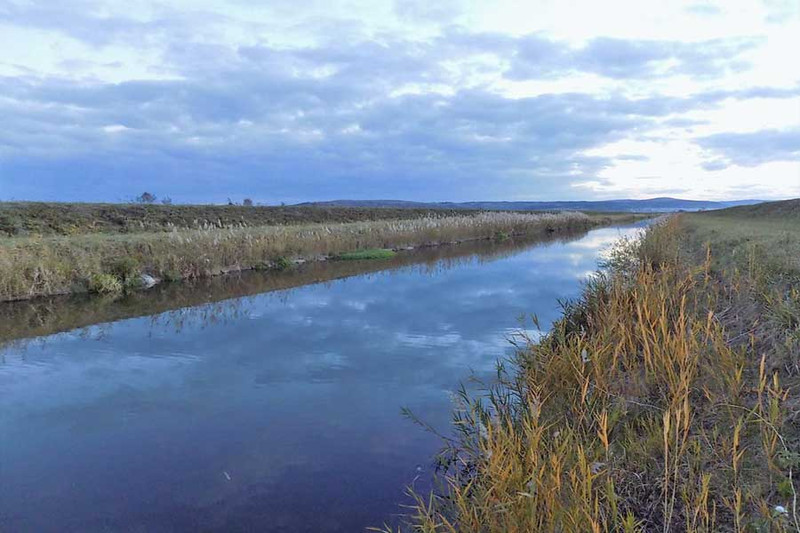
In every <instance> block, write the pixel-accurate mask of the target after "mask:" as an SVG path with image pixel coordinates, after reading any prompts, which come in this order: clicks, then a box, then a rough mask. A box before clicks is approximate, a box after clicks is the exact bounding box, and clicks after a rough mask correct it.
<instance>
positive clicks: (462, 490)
mask: <svg viewBox="0 0 800 533" xmlns="http://www.w3.org/2000/svg"><path fill="white" fill-rule="evenodd" d="M680 224H681V222H680V219H679V218H677V217H675V218H672V219H670V220H669V221H668V222H666V223H665V224H662V225H659V226H658V227H655V228H653V229H651V230H650V231H649V232H648V234H647V236H646V238H645V239H644V240H643V241H642V242H633V243H623V244H622V245H621V248H619V249H617V250H616V251H615V253H614V254H612V256H611V260H610V265H609V269H608V270H607V271H606V272H605V273H604V274H600V275H598V276H597V277H595V278H594V279H593V280H592V281H591V282H590V283H588V285H587V287H586V289H585V292H584V295H583V297H582V298H581V299H580V300H579V301H577V302H574V303H572V304H569V305H567V306H566V308H565V311H564V316H563V318H562V319H561V320H560V321H559V322H558V323H557V324H556V325H555V327H554V329H553V331H552V332H551V333H550V334H549V335H548V336H546V337H545V338H544V339H543V340H542V341H541V342H539V343H530V344H529V345H528V346H527V347H526V348H524V349H522V350H520V352H519V353H518V354H517V356H516V358H515V359H514V361H512V364H511V365H510V366H508V365H507V368H501V371H500V372H499V377H500V380H499V383H498V384H496V385H494V386H493V387H492V388H491V391H490V393H489V394H488V396H487V397H483V398H475V397H471V396H470V395H468V394H466V393H462V395H461V402H460V405H458V406H457V407H456V410H455V414H454V422H455V431H456V436H455V438H454V439H453V440H452V441H450V442H449V443H448V446H447V448H446V449H445V450H444V452H443V455H442V460H443V461H444V463H445V464H446V465H447V468H446V470H445V471H444V473H442V474H441V475H440V477H439V480H438V481H439V482H440V484H441V488H440V489H439V490H437V491H436V492H435V493H434V494H433V495H419V494H414V493H413V492H412V494H414V496H415V498H416V502H417V503H416V505H415V507H414V508H413V510H412V513H411V516H410V517H409V524H408V526H407V528H406V529H407V530H408V531H420V532H456V531H458V532H497V533H514V532H519V533H522V532H531V531H566V532H601V531H602V532H610V531H665V532H666V531H691V532H701V531H703V532H711V531H737V532H738V531H765V532H766V531H798V530H800V520H798V510H797V496H796V495H797V470H798V467H800V454H798V451H800V450H798V445H797V436H798V435H797V429H796V426H795V425H794V424H793V422H792V420H793V419H796V417H797V414H798V413H797V409H798V406H797V402H796V401H795V400H796V398H797V392H796V390H795V389H790V388H789V386H787V384H786V382H791V383H792V384H793V385H794V384H796V383H797V374H796V373H795V371H794V370H792V369H790V368H787V367H777V368H776V367H773V366H772V365H770V364H768V363H767V360H768V357H767V354H766V352H765V348H763V347H762V348H761V349H757V348H756V346H757V342H756V339H754V338H748V337H747V336H744V337H740V338H739V340H738V341H737V339H735V338H733V336H732V334H731V332H730V331H728V330H727V329H726V323H727V321H728V319H727V317H728V315H727V314H726V313H729V309H728V308H729V307H730V306H731V305H734V304H735V303H736V302H738V301H740V298H742V297H743V295H745V294H746V293H747V291H748V290H749V286H748V285H747V284H746V283H745V282H744V281H743V280H739V281H736V282H734V283H729V282H728V281H726V280H724V279H721V278H720V276H719V273H718V272H715V271H714V270H713V269H712V268H711V264H712V257H711V256H710V255H709V254H701V255H699V258H700V259H695V257H698V256H697V255H695V254H688V253H686V251H685V250H684V249H683V248H682V245H683V244H684V243H682V241H681V239H680V235H681V234H682V231H683V230H682V228H681V227H680ZM749 319H751V320H753V321H757V320H758V316H756V315H752V316H750V317H749ZM385 530H386V531H388V530H389V529H385Z"/></svg>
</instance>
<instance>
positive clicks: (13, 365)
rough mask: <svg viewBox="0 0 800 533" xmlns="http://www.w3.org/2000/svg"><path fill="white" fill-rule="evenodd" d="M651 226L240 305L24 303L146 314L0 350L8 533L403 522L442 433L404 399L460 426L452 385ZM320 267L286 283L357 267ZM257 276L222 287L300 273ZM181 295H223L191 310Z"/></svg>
mask: <svg viewBox="0 0 800 533" xmlns="http://www.w3.org/2000/svg"><path fill="white" fill-rule="evenodd" d="M634 231H636V229H635V228H633V227H626V228H607V229H600V230H595V231H592V232H590V233H588V234H586V235H584V236H583V237H580V238H577V239H575V240H572V241H568V242H562V241H557V242H550V243H545V244H536V245H527V246H526V245H518V246H514V245H508V244H507V245H504V246H503V247H500V248H499V249H498V248H497V247H496V246H495V247H494V248H493V247H492V246H488V245H487V246H485V247H484V249H483V250H480V251H479V252H480V253H475V254H472V253H471V252H470V253H469V254H466V255H464V254H463V253H459V252H457V251H455V252H453V253H452V254H451V255H452V256H451V257H450V258H449V259H447V258H445V259H441V260H439V259H438V258H437V257H436V256H430V255H429V256H426V257H425V258H424V260H425V261H426V262H425V263H424V264H423V265H422V266H414V264H413V263H414V260H415V259H414V256H413V255H410V256H408V257H407V258H405V259H400V260H398V261H399V263H397V264H395V265H392V266H394V267H396V268H394V269H393V270H390V271H385V272H380V271H379V272H372V273H370V274H362V275H355V276H351V277H346V278H344V279H338V280H332V281H328V282H324V283H316V284H312V285H306V286H300V287H296V288H288V289H282V290H274V291H272V292H266V293H261V294H251V295H249V296H241V297H239V298H235V299H224V295H225V294H226V293H225V292H224V291H223V292H220V289H219V287H218V286H216V285H203V286H200V287H196V288H194V289H192V292H191V294H190V295H187V294H188V293H186V291H187V290H188V289H186V288H182V289H181V288H179V289H174V288H166V289H162V290H163V291H166V292H162V293H161V295H160V296H159V295H158V294H155V295H150V296H135V297H132V298H133V300H126V301H122V302H108V303H105V302H94V301H93V302H85V303H82V304H81V305H76V304H75V303H74V302H72V303H70V302H67V303H63V304H56V303H53V304H52V305H50V307H46V309H44V310H43V309H36V310H35V311H31V309H32V307H31V306H30V304H21V305H20V306H19V307H18V308H14V309H13V313H11V314H10V315H8V316H12V317H16V318H15V320H16V321H17V322H18V323H19V325H20V328H17V330H14V332H15V333H14V334H13V335H12V334H11V333H8V331H11V329H12V328H11V326H10V325H9V324H7V325H6V329H5V330H4V331H6V333H7V335H6V336H7V337H8V336H9V335H11V336H14V335H15V336H16V337H19V336H21V335H23V333H24V332H25V331H30V332H41V331H59V330H63V329H68V328H69V327H73V326H76V325H85V323H90V322H91V321H92V320H97V318H94V319H93V318H91V317H95V316H96V314H93V313H95V309H96V308H102V309H104V311H103V313H105V315H104V314H103V313H100V314H99V315H97V316H108V317H114V318H119V317H124V316H137V315H142V316H139V317H138V318H127V319H122V320H117V321H116V322H113V323H105V324H101V325H95V326H90V327H84V328H82V329H80V330H74V331H67V332H65V333H60V334H57V335H49V336H43V337H39V338H37V339H34V340H31V341H27V342H21V343H20V342H15V343H12V344H10V345H8V346H7V347H6V348H4V349H0V531H148V532H149V531H196V530H224V531H268V532H273V531H275V532H277V531H281V532H283V531H285V532H300V531H346V532H353V531H360V530H363V528H364V527H366V526H369V525H373V526H374V525H380V524H382V523H384V522H392V521H394V520H395V519H396V516H397V514H398V513H399V512H401V508H400V504H402V503H407V502H408V500H407V498H406V497H405V496H404V488H405V487H406V486H408V485H409V484H412V483H413V484H415V485H416V486H417V487H418V488H421V489H423V490H424V489H425V488H426V487H427V483H428V482H429V479H430V475H431V464H432V458H433V456H434V454H435V453H436V451H437V450H438V448H439V444H440V443H439V441H438V440H437V439H436V437H434V436H432V435H431V434H429V433H426V432H424V431H422V430H421V429H420V428H418V427H417V426H415V425H413V424H412V423H411V422H410V421H408V420H407V419H404V418H403V417H402V416H401V408H403V407H408V408H411V409H412V410H413V411H414V412H415V413H417V414H418V415H420V416H421V417H422V418H424V419H425V421H426V422H428V423H430V424H431V425H433V426H435V427H437V428H441V429H442V430H444V431H447V430H448V423H449V416H450V409H451V404H450V399H449V398H450V391H453V390H455V389H456V388H457V387H458V385H459V383H460V382H461V381H463V380H465V379H467V378H468V377H469V376H470V373H471V372H472V373H474V374H475V375H476V376H478V377H482V378H487V379H488V378H490V376H491V373H492V371H493V368H494V363H495V360H496V359H497V358H499V357H503V356H505V355H507V354H509V353H510V349H511V347H510V344H509V342H508V339H509V336H511V335H513V334H514V332H515V331H518V330H519V329H520V327H530V322H525V323H521V322H519V317H521V316H523V315H526V314H528V315H530V314H532V313H535V314H537V315H538V316H539V318H540V320H541V325H542V327H546V326H548V325H549V324H550V322H551V321H552V320H553V319H555V318H556V317H557V315H558V310H559V307H558V303H557V300H558V299H560V298H567V297H574V296H576V295H577V294H578V293H579V290H580V282H581V280H583V279H585V277H586V276H587V275H588V274H589V273H590V272H592V271H593V270H594V269H595V268H596V261H597V257H598V253H599V251H600V250H601V249H603V248H605V247H606V246H607V245H609V244H610V243H611V242H612V241H613V240H615V239H616V238H618V237H619V236H620V235H621V234H630V233H632V232H634ZM498 250H499V251H498ZM453 254H454V255H453ZM445 255H446V254H445ZM442 257H444V256H442ZM309 268H310V269H311V270H308V271H306V273H305V274H303V275H305V276H310V277H309V278H308V279H307V280H306V279H305V278H302V277H301V278H296V280H295V281H294V282H286V283H285V285H283V286H291V285H293V284H295V283H299V282H305V281H311V280H314V279H328V278H331V277H338V276H339V275H349V274H351V272H343V273H341V274H335V275H332V274H331V272H333V271H332V270H330V269H336V268H345V267H338V266H334V265H327V266H312V267H309ZM325 268H328V269H329V270H328V271H325V272H327V273H328V274H327V275H326V274H325V273H324V269H325ZM347 268H353V267H347ZM368 268H376V267H374V266H370V267H368ZM314 269H318V270H319V271H318V272H317V271H315V270H314ZM309 272H310V273H311V274H309ZM251 276H260V277H250V278H246V279H245V280H244V281H241V280H240V281H236V283H237V284H235V285H231V284H232V283H234V282H232V281H230V280H228V281H219V282H216V283H217V284H219V283H223V284H227V285H225V287H227V289H226V290H228V291H230V292H231V294H236V295H241V294H250V293H251V292H252V291H254V290H262V289H263V290H266V288H276V287H280V286H282V285H281V283H284V282H283V281H281V280H278V281H275V280H268V279H266V278H264V275H261V274H258V275H251ZM287 276H289V278H287V279H292V278H291V276H296V277H297V276H299V274H289V275H287ZM326 276H327V277H326ZM298 280H299V281H298ZM303 280H305V281H303ZM265 283H266V284H267V285H268V287H267V286H265V285H264V284H265ZM242 284H244V285H242ZM276 284H277V285H276ZM233 286H235V287H236V290H235V291H234V290H232V289H231V287H233ZM243 287H244V288H243ZM176 290H177V291H178V293H179V292H180V291H184V294H178V293H173V292H170V291H176ZM237 291H239V292H237ZM147 298H149V299H150V300H147ZM181 298H184V299H187V298H188V301H197V300H198V299H200V300H201V301H202V298H207V299H214V300H218V301H216V303H211V304H205V305H199V306H194V307H189V308H180V302H181V301H183V300H181ZM148 301H149V302H150V304H151V305H152V309H153V310H152V311H150V312H156V311H162V310H164V309H171V310H169V311H166V312H162V313H160V314H157V315H152V316H147V312H148V311H147V303H148ZM171 302H177V303H173V305H169V304H170V303H171ZM26 305H27V307H26ZM48 305H49V304H48ZM70 305H72V307H69V306H70ZM59 306H61V307H59ZM98 306H100V307H98ZM174 307H178V308H177V309H173V308H174ZM84 310H88V311H86V317H89V318H86V317H81V316H79V315H80V313H81V312H83V311H84ZM90 311H91V312H90ZM112 311H113V312H112ZM59 313H60V314H59ZM9 320H10V319H9ZM70 325H72V326H70ZM26 328H28V329H27V330H26ZM43 328H44V329H43ZM47 328H49V329H47ZM20 331H22V332H23V333H20ZM529 333H534V334H535V333H536V332H531V331H529ZM31 334H32V333H31ZM37 334H39V333H37Z"/></svg>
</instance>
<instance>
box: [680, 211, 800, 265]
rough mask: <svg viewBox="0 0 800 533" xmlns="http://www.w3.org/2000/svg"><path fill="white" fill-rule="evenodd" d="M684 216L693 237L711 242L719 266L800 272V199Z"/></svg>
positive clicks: (715, 263) (715, 261) (715, 260)
mask: <svg viewBox="0 0 800 533" xmlns="http://www.w3.org/2000/svg"><path fill="white" fill-rule="evenodd" d="M683 218H684V228H685V230H686V231H687V232H688V233H689V236H690V237H691V239H692V240H693V241H694V242H695V243H696V244H697V243H700V244H709V245H710V246H711V251H712V255H713V257H714V266H715V267H717V268H719V269H722V270H729V271H730V270H732V269H738V270H749V269H752V268H755V267H758V268H761V269H762V270H764V273H765V274H768V273H769V272H773V273H782V274H785V275H800V199H798V200H786V201H783V202H771V203H765V204H758V205H754V206H742V207H736V208H731V209H725V210H721V211H709V212H705V213H691V214H689V213H687V214H685V215H683ZM754 274H755V273H754Z"/></svg>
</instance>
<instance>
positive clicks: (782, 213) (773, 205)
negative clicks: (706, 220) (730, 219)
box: [714, 198, 800, 220]
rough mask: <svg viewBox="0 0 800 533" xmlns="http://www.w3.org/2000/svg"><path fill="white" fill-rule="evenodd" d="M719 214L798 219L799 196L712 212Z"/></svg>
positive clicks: (799, 208) (799, 214)
mask: <svg viewBox="0 0 800 533" xmlns="http://www.w3.org/2000/svg"><path fill="white" fill-rule="evenodd" d="M714 214H715V215H719V216H736V217H754V218H781V219H784V220H785V219H800V198H794V199H791V200H782V201H779V202H764V203H760V204H756V205H742V206H738V207H730V208H728V209H723V210H721V211H718V212H716V213H714Z"/></svg>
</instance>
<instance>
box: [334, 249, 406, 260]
mask: <svg viewBox="0 0 800 533" xmlns="http://www.w3.org/2000/svg"><path fill="white" fill-rule="evenodd" d="M395 255H397V252H395V251H394V250H389V249H386V248H371V249H369V250H358V251H355V252H345V253H341V254H339V255H337V256H336V259H341V260H344V261H356V260H365V259H390V258H392V257H394V256H395Z"/></svg>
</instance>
